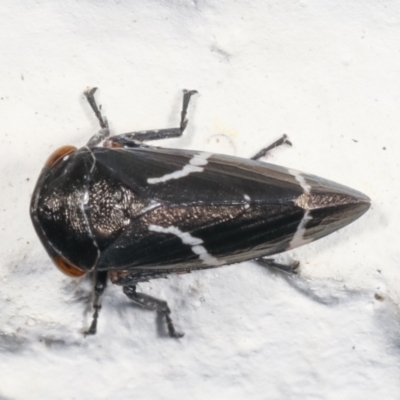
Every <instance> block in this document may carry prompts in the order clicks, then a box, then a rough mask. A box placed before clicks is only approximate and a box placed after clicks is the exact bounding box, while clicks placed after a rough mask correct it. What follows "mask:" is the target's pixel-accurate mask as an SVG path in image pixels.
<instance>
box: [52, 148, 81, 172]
mask: <svg viewBox="0 0 400 400" xmlns="http://www.w3.org/2000/svg"><path fill="white" fill-rule="evenodd" d="M75 150H76V147H74V146H63V147H60V148H59V149H57V150H56V151H55V152H54V153H53V154H52V155H51V156H50V157H49V158H48V159H47V161H46V166H47V167H49V168H52V167H54V165H56V164H57V163H58V162H59V161H60V160H62V159H63V158H64V157H65V156H67V155H68V154H71V153H73V152H74V151H75Z"/></svg>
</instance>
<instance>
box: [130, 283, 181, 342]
mask: <svg viewBox="0 0 400 400" xmlns="http://www.w3.org/2000/svg"><path fill="white" fill-rule="evenodd" d="M123 290H124V293H125V294H126V295H127V296H128V297H129V298H130V299H131V300H132V301H133V302H134V303H135V304H137V305H139V306H141V307H143V308H145V309H147V310H154V311H158V312H161V313H162V314H164V315H165V319H166V321H167V327H168V333H169V336H171V337H173V338H176V339H179V338H181V337H182V336H183V335H184V333H181V332H178V331H176V330H175V327H174V324H173V322H172V319H171V317H170V314H171V310H170V309H169V307H168V303H167V302H166V301H164V300H159V299H156V298H155V297H151V296H149V295H147V294H144V293H138V292H137V291H136V285H131V286H124V289H123Z"/></svg>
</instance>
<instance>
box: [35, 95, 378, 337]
mask: <svg viewBox="0 0 400 400" xmlns="http://www.w3.org/2000/svg"><path fill="white" fill-rule="evenodd" d="M95 90H96V89H95V88H94V89H89V90H87V91H86V92H85V95H86V97H87V100H88V101H89V104H90V106H91V108H92V109H93V111H94V112H95V114H96V116H97V119H98V120H99V122H100V126H101V129H100V131H99V132H98V133H97V134H96V135H94V136H93V137H92V138H91V139H90V140H89V142H88V143H87V145H86V146H84V147H82V148H81V149H77V148H75V147H72V146H64V147H62V148H60V149H58V150H57V151H55V152H54V153H53V154H52V155H51V156H50V158H49V159H48V160H47V162H46V164H45V166H44V168H43V170H42V172H41V174H40V177H39V179H38V182H37V184H36V188H35V191H34V193H33V196H32V201H31V206H30V213H31V218H32V221H33V225H34V227H35V229H36V232H37V234H38V236H39V238H40V240H41V242H42V244H43V246H44V247H45V249H46V250H47V252H48V254H49V255H50V257H51V258H52V260H53V261H54V263H55V264H56V265H57V266H58V267H59V268H60V269H61V270H62V271H63V272H65V273H66V274H68V275H70V276H72V277H80V276H83V275H85V274H87V273H89V272H90V273H93V276H94V285H93V307H94V314H93V321H92V324H91V326H90V328H89V329H88V331H87V333H88V334H94V333H95V332H96V326H97V319H98V315H99V310H100V308H101V295H102V293H103V292H104V289H105V288H106V284H107V281H108V280H110V281H111V282H112V283H114V284H117V285H121V286H122V287H123V291H124V293H125V294H126V295H127V296H128V297H129V298H130V299H131V300H133V301H134V302H135V303H136V304H138V305H140V306H142V307H145V308H148V309H152V310H157V311H159V312H161V313H163V314H165V317H166V321H167V326H168V331H169V334H170V336H172V337H181V336H182V334H181V333H179V332H178V331H176V330H175V328H174V325H173V323H172V320H171V317H170V309H169V307H168V305H167V303H166V302H165V301H162V300H158V299H155V298H153V297H150V296H148V295H146V294H143V293H139V292H138V291H137V290H136V286H137V284H138V283H139V282H143V281H148V280H150V279H155V278H161V277H165V276H167V275H168V274H172V273H185V272H190V271H193V270H200V269H207V268H216V267H220V266H222V265H229V264H232V263H238V262H241V261H246V260H257V261H258V262H259V263H262V264H264V265H269V266H272V267H276V268H281V269H284V270H289V271H295V270H296V268H297V266H298V264H297V263H294V264H293V265H288V266H285V265H282V264H278V263H276V262H275V261H274V260H271V259H268V258H265V257H267V256H271V255H274V254H277V253H281V252H284V251H286V250H290V249H294V248H296V247H298V246H302V245H303V244H306V243H309V242H311V241H313V240H316V239H319V238H321V237H323V236H326V235H328V234H329V233H331V232H334V231H336V230H338V229H340V228H342V227H344V226H345V225H347V224H349V223H351V222H352V221H354V220H355V219H357V218H358V217H360V216H361V215H362V214H364V213H365V212H366V211H367V210H368V208H369V207H370V199H369V198H368V197H367V196H365V195H364V194H362V193H360V192H358V191H356V190H353V189H350V188H348V187H345V186H342V185H339V184H337V183H334V182H331V181H328V180H326V179H322V178H319V177H317V176H314V175H309V174H305V173H302V172H299V171H297V170H293V169H288V168H284V167H279V166H276V165H272V164H267V163H264V162H261V161H259V159H260V158H261V157H263V156H264V155H265V154H266V153H267V152H268V151H269V150H271V149H273V148H274V147H276V146H279V145H281V144H283V143H288V144H290V142H288V140H287V138H286V136H283V137H282V138H281V139H279V140H278V141H276V142H275V143H273V144H272V145H271V146H268V147H266V148H265V149H263V150H261V151H260V152H259V153H257V154H256V155H255V156H254V157H253V158H252V159H244V158H238V157H232V156H226V155H220V154H211V153H207V152H201V151H190V150H179V149H164V148H159V147H151V146H149V145H147V144H145V142H147V141H151V140H157V139H168V138H174V137H179V136H181V135H182V133H183V132H184V130H185V127H186V125H187V119H186V113H187V109H188V105H189V101H190V98H191V96H192V95H193V94H195V93H196V91H194V90H192V91H186V90H185V91H184V95H183V106H182V112H181V121H180V126H179V128H173V129H160V130H149V131H142V132H133V133H126V134H122V135H117V136H110V131H109V128H108V124H107V120H106V119H105V118H104V117H103V116H102V114H101V112H100V109H99V107H98V106H97V104H96V101H95V98H94V92H95Z"/></svg>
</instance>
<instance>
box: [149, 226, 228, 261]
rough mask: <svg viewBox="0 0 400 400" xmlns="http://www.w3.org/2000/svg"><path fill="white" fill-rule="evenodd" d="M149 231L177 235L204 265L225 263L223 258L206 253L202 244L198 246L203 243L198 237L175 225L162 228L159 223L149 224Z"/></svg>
mask: <svg viewBox="0 0 400 400" xmlns="http://www.w3.org/2000/svg"><path fill="white" fill-rule="evenodd" d="M149 231H153V232H160V233H170V234H172V235H175V236H178V237H179V238H180V239H181V240H182V243H183V244H187V245H189V246H191V247H192V251H193V253H195V254H197V255H198V256H199V258H200V260H201V261H202V262H203V264H205V265H215V266H218V265H223V264H225V261H224V260H218V259H216V258H215V257H213V256H212V255H211V254H209V253H208V251H207V249H206V248H205V247H204V246H200V245H201V244H203V241H202V240H201V239H199V238H196V237H194V236H192V235H191V234H190V233H188V232H182V231H181V230H180V229H179V228H177V227H175V226H169V227H168V228H164V227H163V226H159V225H149Z"/></svg>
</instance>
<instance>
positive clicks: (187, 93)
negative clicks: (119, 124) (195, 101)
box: [104, 90, 197, 147]
mask: <svg viewBox="0 0 400 400" xmlns="http://www.w3.org/2000/svg"><path fill="white" fill-rule="evenodd" d="M195 93H197V91H196V90H184V91H183V103H182V111H181V122H180V125H179V128H167V129H154V130H149V131H141V132H130V133H124V134H122V135H117V136H113V137H111V138H109V139H108V140H107V141H106V142H105V143H104V146H106V147H140V146H141V143H142V142H145V141H148V140H160V139H171V138H176V137H180V136H182V134H183V132H184V130H185V128H186V126H187V123H188V120H187V118H186V115H187V110H188V107H189V102H190V98H191V97H192V96H193V95H194V94H195Z"/></svg>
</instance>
